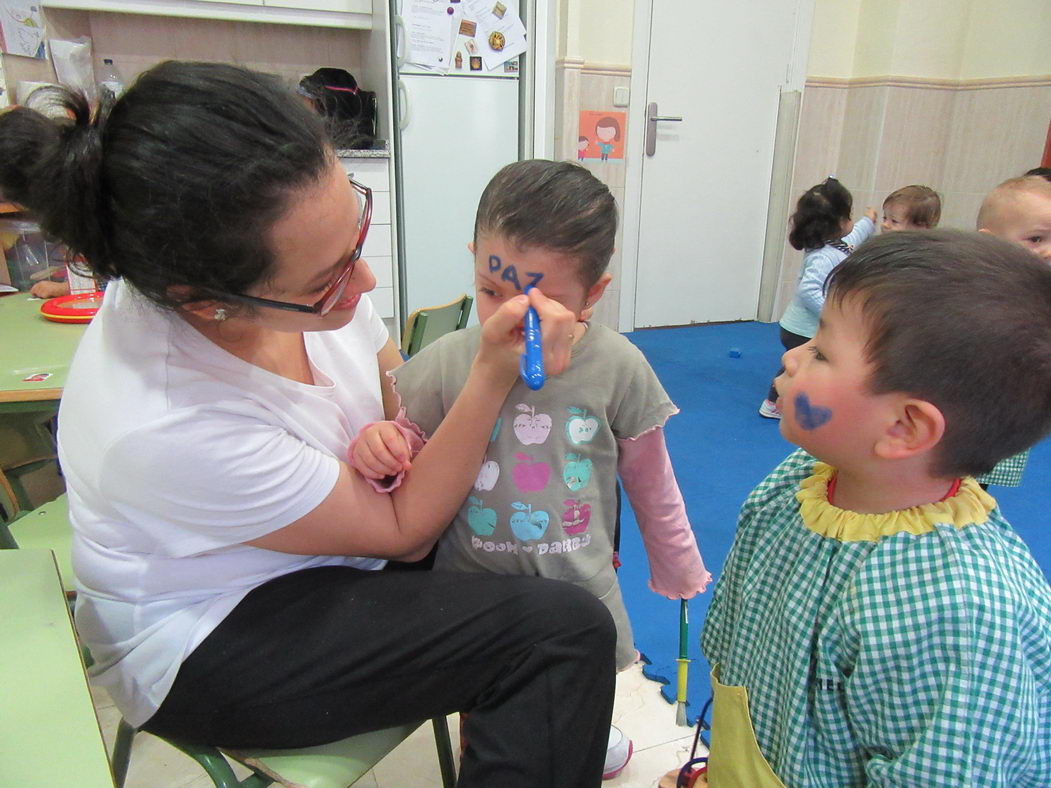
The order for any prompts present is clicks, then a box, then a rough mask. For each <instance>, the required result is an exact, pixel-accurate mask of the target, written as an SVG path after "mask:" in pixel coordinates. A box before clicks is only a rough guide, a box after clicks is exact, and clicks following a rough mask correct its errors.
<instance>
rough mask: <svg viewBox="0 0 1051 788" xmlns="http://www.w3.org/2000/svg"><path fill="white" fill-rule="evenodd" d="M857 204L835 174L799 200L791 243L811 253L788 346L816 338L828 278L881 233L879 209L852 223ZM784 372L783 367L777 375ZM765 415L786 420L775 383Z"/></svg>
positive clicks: (785, 322)
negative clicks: (856, 250) (868, 240)
mask: <svg viewBox="0 0 1051 788" xmlns="http://www.w3.org/2000/svg"><path fill="white" fill-rule="evenodd" d="M853 207H854V198H853V196H852V195H851V194H850V192H849V191H848V190H847V187H846V186H844V185H843V184H842V183H840V182H839V181H838V180H836V179H835V178H834V177H832V176H831V175H829V176H828V177H827V178H826V179H825V180H824V181H822V182H821V183H819V184H817V186H811V187H810V188H809V189H807V190H806V191H805V192H803V196H802V197H800V198H799V202H797V203H796V211H795V213H793V214H792V218H791V225H792V229H791V230H790V231H789V233H788V242H789V243H790V244H792V247H793V248H794V249H799V250H802V251H804V252H805V254H804V255H803V264H802V265H801V266H800V269H799V279H798V280H797V281H796V292H795V296H794V297H793V298H792V303H791V304H789V305H788V308H787V309H786V310H785V313H784V315H782V316H781V321H780V326H781V344H782V345H784V348H785V350H791V349H792V348H794V347H798V346H799V345H802V344H803V343H804V342H806V341H808V340H809V339H810V338H811V337H812V336H814V332H815V331H817V319H818V316H819V315H820V314H821V306H822V305H823V304H824V303H825V279H826V278H827V277H828V274H829V271H831V270H832V269H833V268H835V267H836V266H837V265H839V264H840V263H841V262H843V260H844V259H846V256H847V255H848V254H850V253H851V252H852V251H853V250H854V247H855V246H857V245H858V244H860V243H861V242H862V241H864V240H865V239H866V238H868V237H869V236H871V235H872V234H873V233H874V232H875V231H876V211H875V210H874V209H872V208H866V209H865V216H864V217H862V218H861V219H859V220H858V221H857V222H851V219H850V216H851V210H852V208H853ZM782 372H784V368H783V367H782V368H781V369H779V370H778V371H777V374H778V375H780V374H781V373H782ZM775 377H776V376H775ZM759 415H760V416H763V417H765V418H768V419H779V418H781V410H780V408H779V407H778V403H777V392H776V391H775V390H774V384H773V383H771V384H770V390H769V391H768V392H767V395H766V399H765V400H763V404H762V405H760V406H759Z"/></svg>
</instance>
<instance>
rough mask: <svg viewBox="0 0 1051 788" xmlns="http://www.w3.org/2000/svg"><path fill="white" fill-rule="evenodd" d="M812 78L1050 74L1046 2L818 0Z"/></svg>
mask: <svg viewBox="0 0 1051 788" xmlns="http://www.w3.org/2000/svg"><path fill="white" fill-rule="evenodd" d="M807 74H808V75H809V76H810V77H814V78H817V77H832V78H840V79H849V78H864V77H881V76H901V77H916V78H921V79H945V80H960V79H988V78H998V77H1019V76H1043V75H1047V74H1051V2H1048V0H817V2H816V7H815V11H814V27H813V36H812V38H811V44H810V63H809V66H808V68H807Z"/></svg>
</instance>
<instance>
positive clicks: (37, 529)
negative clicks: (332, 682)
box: [0, 471, 456, 788]
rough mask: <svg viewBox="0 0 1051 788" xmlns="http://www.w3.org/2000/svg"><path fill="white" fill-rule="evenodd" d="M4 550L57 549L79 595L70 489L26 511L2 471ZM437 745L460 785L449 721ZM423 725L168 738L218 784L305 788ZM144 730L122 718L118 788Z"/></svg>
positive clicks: (368, 764)
mask: <svg viewBox="0 0 1051 788" xmlns="http://www.w3.org/2000/svg"><path fill="white" fill-rule="evenodd" d="M0 510H2V511H3V517H2V518H0V549H16V548H45V549H48V550H51V551H52V552H53V553H54V555H55V560H56V562H57V563H58V569H59V574H60V576H61V578H62V586H63V588H64V589H65V591H66V595H67V597H72V596H73V594H74V585H73V568H72V562H71V560H70V546H71V544H72V540H73V531H72V528H71V527H70V525H69V508H68V504H67V501H66V496H65V494H63V495H60V496H59V497H58V498H56V499H55V500H54V501H51V502H50V503H46V504H44V505H43V506H40V507H37V508H36V509H33V510H32V511H29V512H23V511H22V510H21V509H20V508H19V505H18V501H17V497H16V495H15V493H14V491H13V490H12V488H11V484H10V483H9V482H8V479H7V477H6V476H5V474H4V473H3V472H2V471H0ZM83 656H84V662H85V664H86V665H88V666H90V665H91V663H92V660H91V655H90V654H89V653H87V649H84V655H83ZM431 722H432V725H433V727H434V738H435V744H436V745H437V749H438V766H439V769H440V770H441V776H442V785H443V786H445V788H453V786H455V784H456V767H455V762H454V760H453V751H452V743H451V741H450V738H449V729H448V728H447V727H446V724H445V718H444V717H441V718H435V719H433V720H432V721H431ZM419 726H420V723H415V724H410V725H402V726H398V727H395V728H387V729H385V730H380V731H374V732H372V733H365V734H362V735H360V736H351V737H350V738H347V739H342V740H341V741H336V742H332V743H330V744H324V745H321V746H319V747H306V748H301V749H294V750H245V751H233V750H221V749H219V748H217V747H211V746H208V745H202V744H193V743H190V742H181V741H174V740H171V739H164V741H167V742H168V743H169V744H171V745H172V746H173V747H175V748H176V749H178V750H180V751H182V752H184V753H185V754H186V755H188V756H190V757H191V758H193V759H194V760H195V761H197V763H198V764H199V765H200V766H201V768H202V769H204V770H205V772H206V773H207V774H208V776H209V777H210V778H211V780H212V782H213V783H215V785H216V786H217V788H234V786H239V787H240V788H262V786H266V785H271V784H273V783H275V782H277V783H280V784H282V785H288V786H304V788H346V786H350V785H353V784H354V783H355V782H357V781H358V780H359V779H361V777H363V776H364V775H365V774H366V773H367V772H368V771H369V770H370V769H372V767H373V766H375V765H376V764H377V763H379V761H380V760H381V759H383V757H384V756H386V755H387V754H388V753H389V752H390V751H391V750H393V749H394V748H395V747H396V746H397V745H398V744H400V743H401V742H402V741H404V740H405V739H406V738H407V737H408V736H409V734H411V733H412V732H413V731H415V730H416V729H417V728H418V727H419ZM136 733H138V731H137V730H136V729H135V728H133V727H132V726H131V725H129V724H128V722H127V721H125V720H123V719H122V720H121V721H120V724H119V725H118V727H117V738H116V742H115V743H114V746H113V756H112V763H113V773H114V776H115V778H116V781H117V785H118V786H123V785H124V779H125V777H126V776H127V773H128V763H129V761H130V759H131V745H132V740H133V739H134V737H135V734H136ZM231 760H233V761H237V762H238V763H241V764H243V765H244V766H246V767H247V768H249V769H251V770H252V774H251V775H249V776H248V777H247V778H245V779H244V780H238V779H237V776H236V775H235V774H234V771H233V768H232V767H231V765H230V761H231Z"/></svg>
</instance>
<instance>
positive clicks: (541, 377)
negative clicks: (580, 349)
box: [518, 286, 547, 391]
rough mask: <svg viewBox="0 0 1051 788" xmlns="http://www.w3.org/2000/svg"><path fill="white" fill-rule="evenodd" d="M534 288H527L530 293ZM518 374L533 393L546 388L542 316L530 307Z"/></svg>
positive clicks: (527, 313)
mask: <svg viewBox="0 0 1051 788" xmlns="http://www.w3.org/2000/svg"><path fill="white" fill-rule="evenodd" d="M531 289H532V287H531V286H530V287H527V288H526V290H525V291H526V292H527V293H528V292H529V291H530V290H531ZM518 374H519V375H521V376H522V380H524V381H525V384H526V385H527V386H529V388H531V389H532V390H533V391H537V390H539V389H541V388H543V386H544V381H545V380H547V376H546V375H545V374H544V348H543V345H542V344H541V341H540V315H539V314H537V311H536V310H535V309H534V308H533V307H529V309H528V310H527V311H526V315H525V353H523V354H522V358H521V359H520V360H519V364H518Z"/></svg>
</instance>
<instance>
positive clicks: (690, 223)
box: [621, 0, 814, 328]
mask: <svg viewBox="0 0 1051 788" xmlns="http://www.w3.org/2000/svg"><path fill="white" fill-rule="evenodd" d="M813 2H814V0H749V2H746V3H725V2H717V0H696V1H695V2H688V3H684V2H681V1H680V0H640V2H639V3H638V4H637V12H636V27H635V36H636V44H635V49H634V66H633V79H632V109H631V113H632V117H631V126H630V128H629V137H628V139H629V146H630V148H631V152H630V155H629V169H628V183H627V191H626V198H625V258H624V263H625V277H624V278H625V282H624V288H625V289H624V291H623V295H622V301H621V315H622V320H621V328H626V327H638V328H642V327H645V326H669V325H686V324H690V323H704V322H715V321H725V320H752V319H754V318H755V317H756V308H757V304H758V298H759V281H760V274H761V270H762V260H763V245H764V236H765V233H766V218H767V204H768V202H769V197H770V176H771V162H772V158H773V145H774V132H775V128H776V124H777V108H778V99H779V96H780V91H781V90H782V89H783V88H785V86H786V85H788V84H789V83H790V82H791V81H793V79H794V80H796V81H798V82H799V83H801V82H802V76H801V75H802V73H803V71H804V67H805V62H806V52H807V49H808V46H809V28H810V20H811V16H812V9H813ZM647 33H648V38H647ZM793 69H794V70H795V74H793ZM796 89H798V88H796ZM647 105H649V106H650V107H651V108H652V107H653V105H656V106H655V112H654V111H652V110H651V111H650V113H649V114H650V115H654V114H655V115H657V116H658V117H665V118H675V117H681V120H670V119H669V120H658V121H656V122H655V124H654V125H655V128H656V138H655V144H654V145H653V147H654V152H653V155H652V156H649V155H646V152H645V149H646V141H645V131H646V124H647V121H646V115H647V113H646V111H645V110H646V109H647ZM633 168H634V169H633ZM633 174H634V176H635V178H634V180H633V177H632V176H633ZM633 217H637V222H638V224H637V235H634V237H633V234H634V231H635V230H634V227H633V225H632V221H633ZM632 261H634V262H635V266H634V271H632V270H631V268H632V266H631V263H632ZM632 274H634V278H635V282H634V284H635V287H634V290H632V289H631V287H630V285H631V281H630V279H631V275H632ZM632 294H633V295H634V298H632ZM632 312H633V314H634V316H633V319H632ZM625 324H627V325H625Z"/></svg>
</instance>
